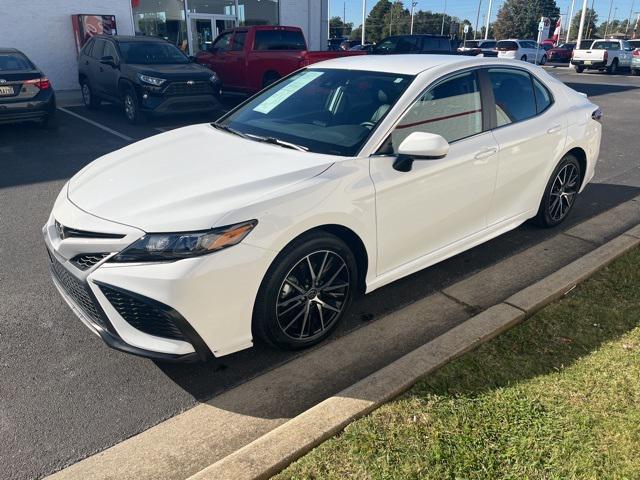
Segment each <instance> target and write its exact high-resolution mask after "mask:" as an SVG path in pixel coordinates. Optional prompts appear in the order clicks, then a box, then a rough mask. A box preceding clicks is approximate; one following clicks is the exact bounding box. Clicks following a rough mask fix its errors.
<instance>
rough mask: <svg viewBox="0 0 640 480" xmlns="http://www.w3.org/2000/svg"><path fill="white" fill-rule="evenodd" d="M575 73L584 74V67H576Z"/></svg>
mask: <svg viewBox="0 0 640 480" xmlns="http://www.w3.org/2000/svg"><path fill="white" fill-rule="evenodd" d="M576 72H578V73H582V72H584V67H583V66H582V65H576Z"/></svg>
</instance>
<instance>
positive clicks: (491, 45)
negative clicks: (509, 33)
mask: <svg viewBox="0 0 640 480" xmlns="http://www.w3.org/2000/svg"><path fill="white" fill-rule="evenodd" d="M495 46H496V42H482V44H481V45H480V47H481V48H495Z"/></svg>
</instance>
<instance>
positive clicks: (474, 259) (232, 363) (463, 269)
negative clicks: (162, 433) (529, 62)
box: [156, 184, 640, 416]
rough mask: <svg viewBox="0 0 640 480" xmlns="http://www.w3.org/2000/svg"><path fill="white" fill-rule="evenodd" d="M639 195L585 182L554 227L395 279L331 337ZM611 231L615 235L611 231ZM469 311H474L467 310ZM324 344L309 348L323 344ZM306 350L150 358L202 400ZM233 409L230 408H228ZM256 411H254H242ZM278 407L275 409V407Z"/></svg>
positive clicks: (524, 231)
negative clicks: (194, 359) (197, 359)
mask: <svg viewBox="0 0 640 480" xmlns="http://www.w3.org/2000/svg"><path fill="white" fill-rule="evenodd" d="M638 195H640V188H638V187H630V186H622V185H610V184H591V185H589V186H588V187H587V188H586V189H585V191H584V192H583V194H582V195H581V196H580V199H579V201H578V202H577V203H576V205H575V208H574V211H573V212H572V213H571V217H570V218H569V219H567V221H566V222H565V223H563V224H562V225H560V226H559V227H556V228H551V229H541V228H539V227H537V226H535V225H533V224H531V223H530V222H527V223H525V224H523V225H522V226H520V227H519V228H517V229H516V230H513V231H511V232H508V233H506V234H504V235H501V236H500V237H497V238H495V239H493V240H491V241H489V242H487V243H485V244H482V245H479V246H477V247H475V248H473V249H471V250H469V251H467V252H463V253H461V254H459V255H456V256H454V257H452V258H450V259H448V260H445V261H444V262H441V263H439V264H437V265H434V266H432V267H429V268H427V269H425V270H422V271H420V272H417V273H415V274H413V275H410V276H408V277H405V278H403V279H401V280H398V281H396V282H394V283H392V284H390V285H387V286H385V287H383V288H380V289H378V290H376V291H374V292H372V293H371V294H369V295H366V296H362V297H360V298H358V299H356V301H354V304H353V305H352V308H351V312H350V314H349V315H348V316H346V317H345V318H344V319H343V321H342V323H341V325H340V326H339V328H338V329H337V331H336V332H335V333H334V335H333V336H332V338H331V340H329V341H328V342H330V341H332V340H335V339H337V338H339V337H341V336H344V335H346V334H348V333H349V332H352V331H355V330H357V329H358V328H362V327H365V328H366V326H367V325H368V324H370V323H371V322H375V321H376V320H377V319H379V318H382V317H383V316H385V315H387V314H389V313H392V312H394V311H396V310H399V309H401V308H403V307H406V306H407V305H410V304H412V303H414V302H416V301H418V300H421V299H424V298H425V297H427V296H429V295H431V294H434V293H435V292H438V291H441V290H443V289H444V288H446V287H448V286H450V285H451V284H453V283H456V282H458V281H461V280H463V279H464V278H466V277H469V276H471V275H473V274H474V273H477V272H478V271H480V270H484V269H485V268H488V267H490V266H491V265H494V264H496V263H498V262H500V261H502V260H504V259H506V258H508V257H510V256H512V255H515V254H517V253H519V252H521V251H523V250H526V249H528V248H530V247H532V246H534V245H536V244H537V243H540V242H542V241H544V240H546V239H548V238H550V237H552V236H555V235H557V234H558V233H561V232H563V231H565V230H567V229H569V228H571V227H573V226H575V225H576V224H578V223H581V222H583V221H585V220H587V219H589V218H590V217H593V216H595V215H598V214H600V213H603V212H604V211H606V210H609V209H611V208H613V207H615V206H617V205H619V204H621V203H623V202H626V201H628V200H630V199H632V198H634V197H636V196H638ZM612 236H615V232H614V233H613V235H612ZM469 313H470V314H472V313H475V312H473V311H471V312H469ZM328 342H325V343H324V344H321V345H318V346H316V347H315V349H318V348H323V345H326V344H327V343H328ZM306 352H308V351H305V352H284V351H279V350H276V349H273V348H270V347H268V346H266V345H263V344H261V343H259V342H258V343H257V344H256V345H255V346H254V347H253V348H251V349H248V350H244V351H241V352H238V353H236V354H232V355H228V356H225V357H222V358H219V359H211V360H210V361H208V362H204V363H193V364H170V363H162V362H156V366H157V367H158V368H159V369H160V370H161V371H162V372H163V373H164V374H165V375H167V377H169V378H170V379H171V380H172V381H173V382H175V383H176V384H177V385H179V386H180V387H181V388H182V389H184V390H185V391H187V392H188V393H189V394H190V395H192V396H193V397H194V398H195V399H196V400H198V401H201V402H205V401H208V400H210V399H212V398H213V397H215V396H216V395H218V394H220V393H222V392H224V391H226V390H228V389H229V388H232V387H234V386H237V385H240V384H242V383H244V382H246V381H248V380H250V379H252V378H254V377H257V376H259V375H262V374H264V373H266V372H268V371H269V370H272V369H273V368H276V367H277V366H279V365H282V364H284V363H286V362H288V361H291V360H292V359H294V358H296V357H299V356H301V355H305V354H306ZM232 410H233V408H232ZM242 413H247V414H251V415H258V416H260V413H259V412H242ZM280 413H281V412H280Z"/></svg>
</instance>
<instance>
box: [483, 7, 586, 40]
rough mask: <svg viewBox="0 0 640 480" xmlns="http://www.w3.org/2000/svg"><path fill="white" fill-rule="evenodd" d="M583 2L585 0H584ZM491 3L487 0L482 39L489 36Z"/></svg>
mask: <svg viewBox="0 0 640 480" xmlns="http://www.w3.org/2000/svg"><path fill="white" fill-rule="evenodd" d="M584 1H585V2H586V1H587V0H584ZM491 3H492V0H489V8H488V9H487V21H486V22H485V25H484V39H485V40H486V39H488V38H489V18H491Z"/></svg>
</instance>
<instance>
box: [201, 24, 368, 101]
mask: <svg viewBox="0 0 640 480" xmlns="http://www.w3.org/2000/svg"><path fill="white" fill-rule="evenodd" d="M364 53H365V52H346V51H344V50H339V51H332V52H327V51H318V52H313V51H309V50H307V42H306V40H305V38H304V35H303V33H302V30H301V29H300V28H298V27H281V26H254V27H238V28H234V29H231V30H226V31H225V32H222V33H221V34H220V35H219V36H218V37H217V38H216V39H215V41H214V42H213V45H212V47H211V48H210V49H209V50H208V51H201V52H198V54H197V55H196V61H197V62H198V63H199V64H200V65H204V66H206V67H208V68H210V69H211V70H213V71H214V72H216V74H217V75H218V76H219V77H220V79H221V81H222V88H223V89H225V90H232V91H238V92H245V93H253V92H257V91H258V90H261V89H263V88H264V87H266V86H268V85H271V84H272V83H274V82H276V81H278V80H279V79H280V78H282V77H285V76H287V75H289V74H290V73H291V72H294V71H296V70H298V69H299V68H302V67H304V66H307V65H311V64H312V63H316V62H321V61H323V60H328V59H331V58H336V57H342V56H347V55H364Z"/></svg>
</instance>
